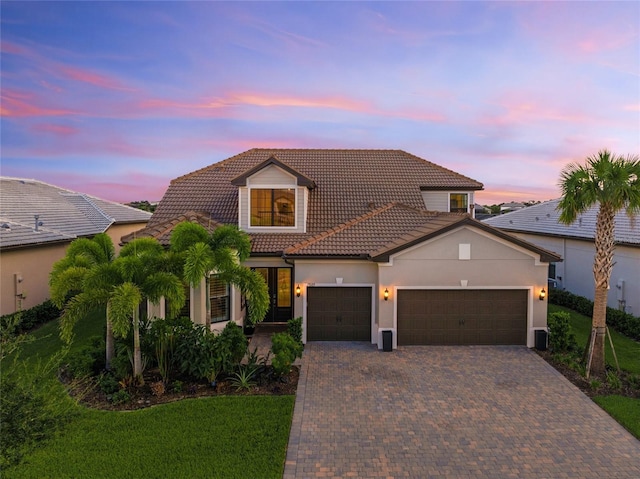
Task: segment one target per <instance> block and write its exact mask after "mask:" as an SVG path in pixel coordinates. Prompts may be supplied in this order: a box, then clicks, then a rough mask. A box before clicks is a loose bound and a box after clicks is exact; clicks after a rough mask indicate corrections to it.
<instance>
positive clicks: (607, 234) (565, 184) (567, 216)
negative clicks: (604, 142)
mask: <svg viewBox="0 0 640 479" xmlns="http://www.w3.org/2000/svg"><path fill="white" fill-rule="evenodd" d="M560 187H561V189H562V198H561V200H560V202H559V203H558V210H559V211H560V221H561V222H563V223H565V224H571V223H573V222H574V221H575V220H576V218H577V217H578V215H579V214H581V213H583V212H584V211H586V210H588V209H589V208H591V207H592V206H594V205H596V204H599V205H600V206H599V210H598V216H597V220H596V232H595V249H596V253H595V257H594V264H593V277H594V280H595V295H594V302H593V318H592V331H591V335H592V336H593V335H595V338H594V337H590V338H589V343H588V348H591V345H593V348H592V349H590V350H588V351H587V356H588V357H590V358H591V361H590V369H589V370H588V371H587V375H589V374H591V373H593V374H595V375H603V374H604V373H605V357H604V350H605V349H604V348H605V334H606V325H607V323H606V321H607V295H608V290H609V281H610V279H611V270H612V269H613V251H614V247H615V236H614V227H615V221H614V220H615V215H616V213H618V212H619V211H621V210H623V209H625V208H626V212H627V215H629V217H632V216H634V215H636V214H638V213H639V212H640V160H639V159H638V156H637V155H636V156H627V157H623V156H616V155H614V154H612V153H611V152H609V151H608V150H602V151H599V152H598V154H597V155H595V156H590V157H588V158H587V159H586V164H585V165H579V164H576V163H572V164H570V165H568V166H567V167H565V168H564V170H563V171H562V173H561V176H560Z"/></svg>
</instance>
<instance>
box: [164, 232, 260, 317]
mask: <svg viewBox="0 0 640 479" xmlns="http://www.w3.org/2000/svg"><path fill="white" fill-rule="evenodd" d="M171 251H173V252H175V253H176V254H180V255H183V256H184V279H185V281H186V282H188V283H189V284H190V285H191V286H193V287H197V286H198V285H199V284H200V282H201V281H202V279H203V278H204V277H205V276H207V275H209V274H210V273H212V272H215V273H216V274H217V275H218V277H219V278H220V279H221V280H222V281H224V282H225V283H228V284H232V285H235V286H237V287H238V288H239V289H240V291H241V292H242V293H243V294H244V295H245V296H246V297H247V300H248V302H247V304H248V317H247V320H248V321H249V322H250V323H251V324H256V323H258V322H260V321H262V320H263V319H264V316H265V315H266V313H267V310H268V309H269V291H268V289H267V285H266V283H265V281H264V278H263V277H262V275H260V274H259V273H257V272H256V271H253V270H251V269H250V268H247V267H246V266H243V265H242V264H241V263H242V262H243V261H245V260H246V259H247V258H249V255H250V254H251V242H250V240H249V236H248V235H247V234H246V233H244V232H242V231H240V230H239V229H238V228H237V227H235V226H231V225H225V226H220V227H218V228H217V229H216V230H215V231H214V232H213V233H211V234H209V233H208V232H207V230H205V229H204V228H203V227H202V226H200V225H198V224H196V223H190V222H183V223H180V224H178V225H177V226H176V227H175V228H174V230H173V233H172V234H171Z"/></svg>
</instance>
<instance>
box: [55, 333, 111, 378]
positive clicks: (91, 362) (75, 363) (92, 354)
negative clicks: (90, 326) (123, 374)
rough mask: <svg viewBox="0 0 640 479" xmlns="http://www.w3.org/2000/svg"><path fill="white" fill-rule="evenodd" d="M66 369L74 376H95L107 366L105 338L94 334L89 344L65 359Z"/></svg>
mask: <svg viewBox="0 0 640 479" xmlns="http://www.w3.org/2000/svg"><path fill="white" fill-rule="evenodd" d="M64 366H65V367H64V369H65V370H66V372H68V373H69V374H71V376H72V377H74V378H82V377H86V376H95V375H97V374H99V373H100V371H102V370H103V369H104V367H105V344H104V339H102V338H101V337H99V336H94V337H92V338H91V339H90V344H89V345H88V346H83V347H82V348H81V349H79V350H77V351H75V352H73V353H70V354H69V355H68V356H67V357H66V359H65V361H64Z"/></svg>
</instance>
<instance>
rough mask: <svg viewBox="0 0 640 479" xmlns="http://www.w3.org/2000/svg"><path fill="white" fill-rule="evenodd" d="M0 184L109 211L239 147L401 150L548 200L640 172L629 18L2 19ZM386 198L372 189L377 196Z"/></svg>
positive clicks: (620, 12) (602, 12)
mask: <svg viewBox="0 0 640 479" xmlns="http://www.w3.org/2000/svg"><path fill="white" fill-rule="evenodd" d="M0 8H1V12H0V13H1V22H2V23H1V55H2V56H1V82H2V83H1V91H2V103H1V105H0V107H1V109H0V111H1V114H2V118H1V125H0V126H1V134H2V136H1V142H2V143H1V146H2V150H1V155H2V158H1V165H0V172H1V174H2V175H4V176H14V177H22V178H35V179H39V180H43V181H46V182H48V183H52V184H55V185H57V186H62V187H66V188H69V189H72V190H76V191H81V192H84V193H88V194H92V195H96V196H98V197H101V198H105V199H110V200H114V201H132V200H149V201H157V200H159V199H160V198H161V197H162V195H163V193H164V191H165V189H166V187H167V185H168V183H169V181H170V180H171V179H172V178H175V177H177V176H180V175H183V174H185V173H189V172H191V171H193V170H195V169H198V168H201V167H203V166H206V165H209V164H212V163H215V162H218V161H221V160H223V159H225V158H227V157H229V156H232V155H235V154H237V153H240V152H242V151H245V150H247V149H249V148H253V147H284V148H398V149H403V150H406V151H408V152H410V153H413V154H415V155H418V156H420V157H422V158H425V159H428V160H430V161H433V162H435V163H438V164H440V165H442V166H445V167H447V168H450V169H452V170H454V171H457V172H459V173H462V174H465V175H467V176H470V177H472V178H474V179H476V180H478V181H481V182H483V183H484V185H485V190H484V191H482V192H479V193H477V194H476V200H477V202H479V203H484V204H494V203H502V202H507V201H512V200H514V201H526V200H547V199H551V198H555V197H558V196H559V190H558V188H557V182H558V177H559V173H560V171H561V169H562V168H563V166H565V165H566V164H568V163H570V162H575V161H578V162H582V161H583V160H584V158H585V157H586V156H588V155H591V154H595V153H597V151H598V150H600V149H603V148H608V149H610V150H613V151H614V152H616V153H620V154H624V155H627V154H638V152H640V2H562V3H559V2H496V3H489V2H486V3H485V2H372V3H368V2H286V3H279V2H255V3H254V2H206V1H201V2H56V1H50V2H11V1H4V0H3V1H2V3H1V4H0ZM381 181H384V176H383V175H382V176H381Z"/></svg>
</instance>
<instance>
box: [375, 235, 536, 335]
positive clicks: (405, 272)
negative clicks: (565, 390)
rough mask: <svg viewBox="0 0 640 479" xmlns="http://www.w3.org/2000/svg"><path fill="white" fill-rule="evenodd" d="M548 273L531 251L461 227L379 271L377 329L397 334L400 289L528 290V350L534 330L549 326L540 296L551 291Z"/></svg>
mask: <svg viewBox="0 0 640 479" xmlns="http://www.w3.org/2000/svg"><path fill="white" fill-rule="evenodd" d="M460 245H469V246H468V247H466V246H462V247H461V246H460ZM467 250H468V251H469V252H470V254H469V256H468V257H469V259H460V258H461V257H463V258H464V257H467V256H466V255H465V254H464V252H465V251H467ZM547 271H548V265H547V263H540V262H539V261H538V258H537V257H536V255H534V254H533V253H531V252H528V251H526V250H524V249H521V248H519V247H517V246H515V245H513V244H512V243H508V242H505V241H503V240H500V239H498V238H496V237H493V236H489V235H488V234H486V233H484V232H481V231H480V230H475V229H472V228H468V227H464V228H460V229H458V230H455V231H453V232H451V233H449V234H446V235H442V236H439V237H438V238H435V239H433V240H431V241H427V242H425V243H423V244H421V245H418V246H416V247H414V248H411V249H408V250H406V251H403V252H401V253H399V254H397V255H395V256H393V257H392V258H391V259H390V262H389V263H388V264H381V265H380V266H379V288H378V309H379V318H380V323H379V327H380V328H381V329H391V330H395V328H396V321H397V313H396V311H397V304H396V297H397V290H398V289H399V288H424V289H463V288H468V289H526V290H528V297H529V300H528V303H529V304H528V321H527V323H528V332H527V345H528V346H529V347H532V346H533V344H534V330H535V329H540V328H545V327H546V325H547V302H546V300H545V301H540V300H539V299H538V296H539V294H540V291H541V290H542V289H543V288H545V289H546V288H547ZM385 289H388V290H389V292H390V295H389V299H388V301H384V298H383V292H384V290H385ZM395 337H396V334H394V340H395Z"/></svg>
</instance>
